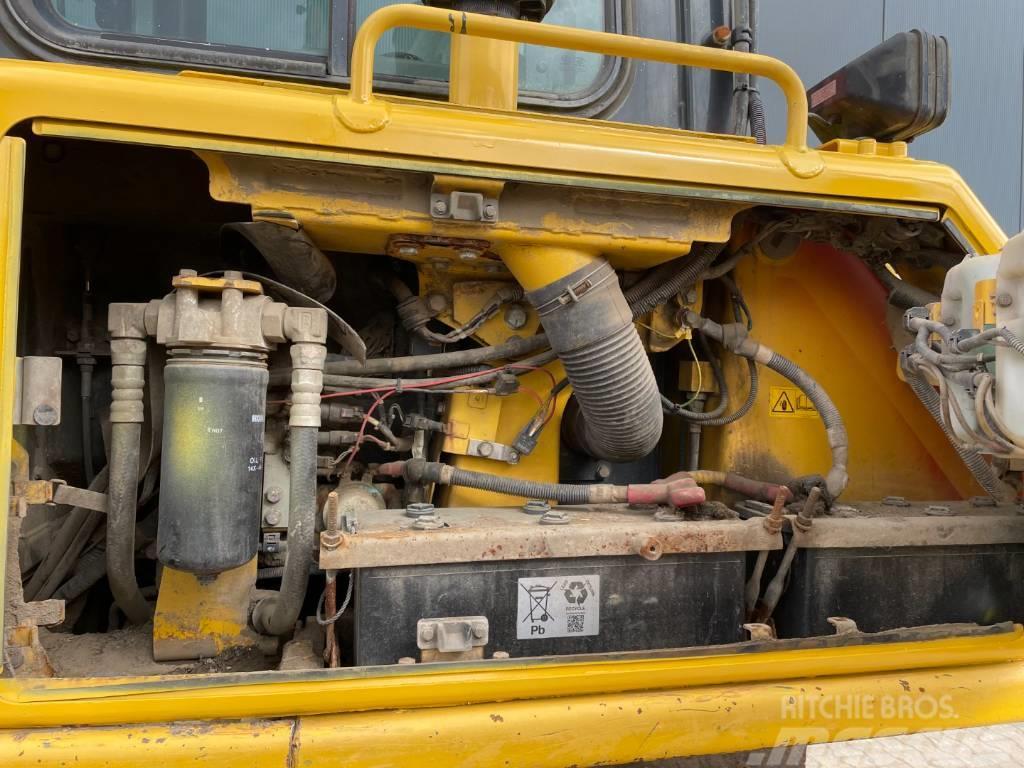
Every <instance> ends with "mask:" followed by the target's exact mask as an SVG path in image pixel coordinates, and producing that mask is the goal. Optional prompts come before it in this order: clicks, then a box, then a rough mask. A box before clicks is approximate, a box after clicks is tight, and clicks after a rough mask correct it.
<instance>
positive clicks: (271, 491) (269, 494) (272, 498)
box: [263, 485, 281, 504]
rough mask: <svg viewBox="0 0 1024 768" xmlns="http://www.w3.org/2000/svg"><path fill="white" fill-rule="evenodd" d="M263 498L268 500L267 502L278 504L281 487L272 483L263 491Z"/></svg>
mask: <svg viewBox="0 0 1024 768" xmlns="http://www.w3.org/2000/svg"><path fill="white" fill-rule="evenodd" d="M263 498H264V499H266V500H267V504H277V502H279V501H280V500H281V489H280V488H278V487H277V486H276V485H272V486H270V487H269V488H267V490H266V491H264V492H263Z"/></svg>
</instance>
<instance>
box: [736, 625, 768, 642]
mask: <svg viewBox="0 0 1024 768" xmlns="http://www.w3.org/2000/svg"><path fill="white" fill-rule="evenodd" d="M743 628H744V629H745V630H747V632H749V633H750V639H751V640H774V639H775V630H774V629H772V627H771V625H770V624H761V623H758V622H752V623H750V624H744V625H743Z"/></svg>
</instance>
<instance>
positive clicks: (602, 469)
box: [594, 461, 612, 480]
mask: <svg viewBox="0 0 1024 768" xmlns="http://www.w3.org/2000/svg"><path fill="white" fill-rule="evenodd" d="M611 476H612V465H611V464H609V463H608V462H607V461H599V462H597V465H596V466H595V467H594V477H596V478H597V479H598V480H607V479H608V478H609V477H611Z"/></svg>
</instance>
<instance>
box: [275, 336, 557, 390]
mask: <svg viewBox="0 0 1024 768" xmlns="http://www.w3.org/2000/svg"><path fill="white" fill-rule="evenodd" d="M547 346H548V338H547V336H545V335H544V334H538V335H536V336H530V337H529V338H526V339H521V338H511V339H509V340H508V341H505V342H502V343H501V344H495V345H494V346H491V347H474V348H473V349H459V350H455V351H453V352H437V353H434V354H430V355H410V356H408V357H379V358H373V359H370V360H367V361H366V362H365V363H360V362H359V361H358V360H329V361H328V362H327V363H325V364H324V373H329V374H337V375H343V376H345V375H347V376H376V375H381V374H384V375H387V374H396V373H411V372H414V371H427V370H433V369H438V370H440V369H443V368H458V367H460V366H464V365H482V364H483V363H489V362H491V361H493V360H511V359H515V358H518V357H522V356H524V355H529V354H532V353H533V352H537V351H539V350H541V349H544V348H546V347H547ZM289 375H290V374H288V373H287V372H285V373H284V374H283V375H282V374H281V373H279V372H275V373H273V374H271V384H278V385H280V384H286V383H288V381H290V379H289V378H288V377H289ZM275 378H276V379H277V381H275Z"/></svg>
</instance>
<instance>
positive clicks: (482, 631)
mask: <svg viewBox="0 0 1024 768" xmlns="http://www.w3.org/2000/svg"><path fill="white" fill-rule="evenodd" d="M486 636H487V625H485V624H474V625H473V637H475V638H476V639H477V640H482V639H483V638H485V637H486Z"/></svg>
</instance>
